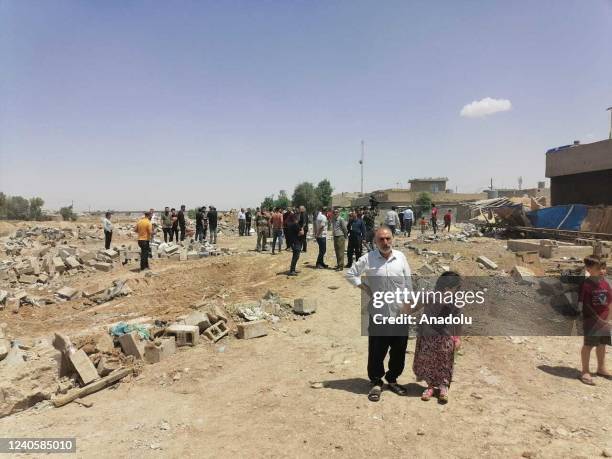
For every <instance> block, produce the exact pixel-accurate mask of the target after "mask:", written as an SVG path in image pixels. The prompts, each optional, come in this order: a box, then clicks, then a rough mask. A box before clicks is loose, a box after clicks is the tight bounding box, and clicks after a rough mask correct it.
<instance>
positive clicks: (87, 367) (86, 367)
mask: <svg viewBox="0 0 612 459" xmlns="http://www.w3.org/2000/svg"><path fill="white" fill-rule="evenodd" d="M68 359H69V360H70V363H71V364H72V366H73V367H74V369H75V370H76V372H77V373H78V374H79V377H80V378H81V381H82V382H83V385H87V384H89V383H91V382H93V381H95V380H96V379H98V378H99V377H100V376H99V375H98V371H97V370H96V367H94V364H93V363H91V360H89V357H87V354H86V353H85V351H84V350H83V349H79V350H78V351H76V352H73V353H69V354H68Z"/></svg>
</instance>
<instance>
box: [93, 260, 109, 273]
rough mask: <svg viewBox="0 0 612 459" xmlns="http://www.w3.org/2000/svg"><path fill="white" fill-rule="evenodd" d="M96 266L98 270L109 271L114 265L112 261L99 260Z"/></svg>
mask: <svg viewBox="0 0 612 459" xmlns="http://www.w3.org/2000/svg"><path fill="white" fill-rule="evenodd" d="M94 268H96V269H97V270H98V271H104V272H109V271H110V270H112V269H113V265H111V264H110V263H105V262H103V261H99V262H97V263H96V264H95V265H94Z"/></svg>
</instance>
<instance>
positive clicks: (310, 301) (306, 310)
mask: <svg viewBox="0 0 612 459" xmlns="http://www.w3.org/2000/svg"><path fill="white" fill-rule="evenodd" d="M316 311H317V300H316V299H315V298H296V299H295V300H294V301H293V312H294V313H296V314H312V313H313V312H316Z"/></svg>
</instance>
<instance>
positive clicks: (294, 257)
mask: <svg viewBox="0 0 612 459" xmlns="http://www.w3.org/2000/svg"><path fill="white" fill-rule="evenodd" d="M301 246H302V245H301V243H300V241H293V242H292V243H291V249H292V250H293V255H292V256H291V268H289V272H295V267H296V265H297V262H298V260H299V259H300V248H301Z"/></svg>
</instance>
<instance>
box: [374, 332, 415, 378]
mask: <svg viewBox="0 0 612 459" xmlns="http://www.w3.org/2000/svg"><path fill="white" fill-rule="evenodd" d="M407 347H408V336H368V378H370V381H372V383H373V384H382V378H383V376H384V377H385V379H386V380H387V382H388V383H394V382H397V378H398V377H399V376H400V375H401V374H402V372H403V371H404V365H405V363H406V348H407ZM387 352H389V371H387V372H386V373H385V363H384V362H385V357H386V356H387Z"/></svg>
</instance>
